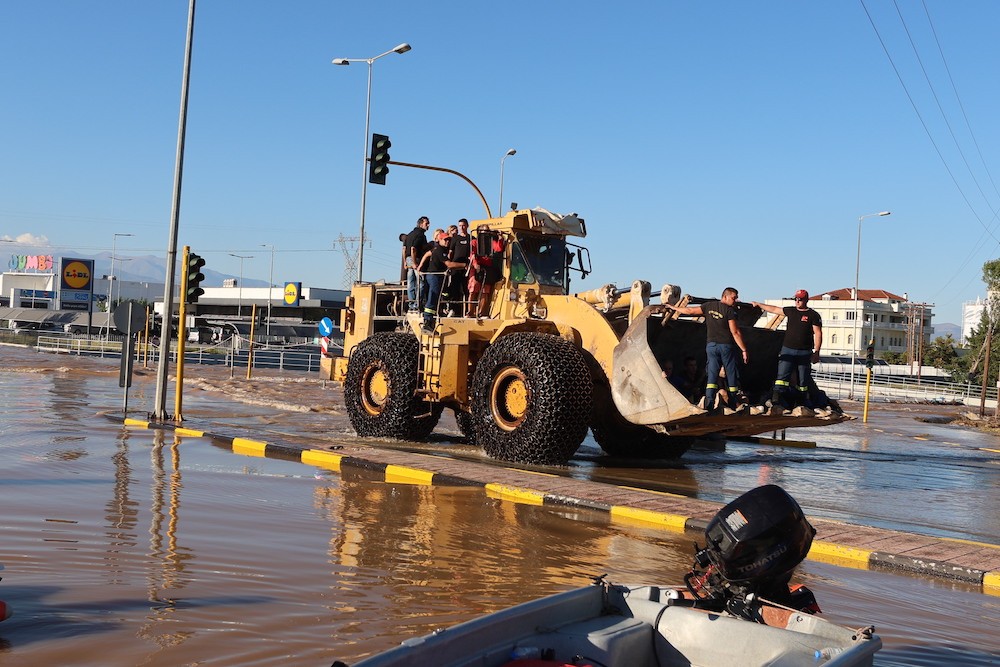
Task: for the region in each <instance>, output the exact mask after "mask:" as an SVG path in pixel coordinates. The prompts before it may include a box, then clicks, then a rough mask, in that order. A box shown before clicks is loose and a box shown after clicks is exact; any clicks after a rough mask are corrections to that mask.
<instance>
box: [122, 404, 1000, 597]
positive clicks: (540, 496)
mask: <svg viewBox="0 0 1000 667" xmlns="http://www.w3.org/2000/svg"><path fill="white" fill-rule="evenodd" d="M105 417H107V418H108V419H110V420H112V421H116V422H119V423H123V424H124V425H125V426H128V427H134V428H144V429H159V430H165V431H173V432H174V433H176V434H177V435H181V436H189V437H196V438H207V439H210V440H213V441H216V442H220V443H225V444H227V445H229V446H230V447H231V448H232V451H233V453H235V454H243V455H245V456H259V457H265V458H276V459H282V460H286V461H296V462H300V463H303V464H305V465H311V466H315V467H317V468H323V469H326V470H332V471H334V472H340V471H341V470H342V468H344V467H352V468H357V469H362V470H367V471H373V472H376V473H379V472H381V473H382V474H383V475H384V479H385V481H386V482H388V483H395V484H421V485H437V486H474V487H481V488H483V489H484V491H485V492H486V494H487V495H488V496H489V497H491V498H497V499H500V500H506V501H509V502H514V503H521V504H527V505H539V506H543V505H550V506H562V507H579V508H586V509H591V510H596V511H598V512H606V513H607V514H608V515H609V517H610V518H611V520H612V521H616V522H620V523H627V524H633V525H643V526H651V527H657V528H661V529H664V530H669V531H672V532H677V533H685V532H687V531H695V532H699V533H703V532H704V530H705V528H706V527H707V525H708V521H706V520H704V519H699V518H695V517H686V516H682V515H679V514H671V513H668V512H662V511H656V510H648V509H643V508H637V507H631V506H626V505H613V504H609V503H603V502H599V501H593V500H587V499H582V498H576V497H572V496H565V495H559V494H554V493H547V492H543V491H536V490H533V489H527V488H523V487H520V486H512V485H508V484H497V483H488V482H481V481H477V480H472V479H467V478H464V477H459V476H455V475H448V474H443V473H439V472H433V471H428V470H421V469H419V468H412V467H408V466H400V465H393V464H390V463H383V462H379V461H372V460H369V459H365V458H361V457H357V456H348V455H344V454H339V453H337V452H336V451H330V450H325V449H302V448H301V447H294V446H289V445H282V444H276V443H269V442H264V441H261V440H251V439H247V438H243V437H239V436H232V435H226V434H220V433H209V432H207V431H201V430H197V429H192V428H187V427H184V426H180V425H177V424H174V423H171V422H153V421H146V420H140V419H131V418H122V416H121V415H116V414H113V413H107V414H105ZM668 495H669V494H668ZM814 523H821V521H816V522H814ZM941 541H942V542H948V543H954V544H955V545H961V546H962V547H963V548H966V549H970V550H972V549H986V550H997V551H998V552H1000V547H997V546H996V545H992V544H986V543H982V542H972V541H968V540H954V539H943V538H942V540H941ZM808 558H809V560H814V561H818V562H823V563H831V564H833V565H838V566H841V567H851V568H854V569H863V570H883V571H900V570H902V571H905V572H912V573H916V574H923V575H930V576H934V577H941V578H946V579H950V580H953V581H954V580H957V581H961V582H965V583H970V584H974V585H978V586H980V587H981V590H982V592H983V593H986V594H989V595H997V596H1000V569H997V570H981V569H976V568H970V567H961V566H957V565H955V564H953V563H948V562H947V561H946V560H945V559H930V558H915V557H912V556H906V555H902V554H894V553H891V552H885V551H874V550H867V549H859V548H857V547H852V546H848V545H843V544H837V543H835V542H831V541H827V540H822V539H818V540H814V541H813V544H812V548H811V549H810V550H809V555H808Z"/></svg>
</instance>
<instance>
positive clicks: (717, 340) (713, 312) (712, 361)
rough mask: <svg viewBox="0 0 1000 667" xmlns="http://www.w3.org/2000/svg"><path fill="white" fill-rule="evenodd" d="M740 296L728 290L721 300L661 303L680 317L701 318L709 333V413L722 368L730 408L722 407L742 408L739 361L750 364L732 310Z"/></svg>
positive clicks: (706, 392)
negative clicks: (674, 304) (680, 305)
mask: <svg viewBox="0 0 1000 667" xmlns="http://www.w3.org/2000/svg"><path fill="white" fill-rule="evenodd" d="M739 296H740V294H739V292H738V291H737V290H736V288H735V287H727V288H726V289H724V290H722V297H720V298H719V299H718V300H717V301H706V302H704V303H700V304H698V305H695V306H684V307H682V308H678V307H677V306H673V305H671V304H664V305H665V306H666V307H667V308H669V309H670V310H673V311H676V312H677V313H678V314H680V315H700V316H702V317H704V318H705V328H706V329H707V333H708V335H707V338H708V343H707V345H706V347H705V354H706V356H707V357H708V363H707V365H706V367H705V372H706V375H707V378H706V380H707V382H706V385H705V409H706V410H709V411H711V410H712V409H713V408H714V407H715V395H716V394H717V393H718V392H719V370H720V369H722V368H725V369H726V375H725V378H726V382H727V384H728V393H729V405H728V406H723V407H729V408H731V409H732V410H736V411H739V410H741V409H743V408H744V407H745V402H744V399H743V398H742V392H741V391H740V366H739V358H740V356H742V358H743V363H744V364H745V363H748V362H749V361H750V356H749V352H747V346H746V343H745V342H744V341H743V334H741V333H740V328H739V326H738V325H737V322H736V309H735V308H734V307H733V306H734V305H735V304H736V301H737V300H738V299H739Z"/></svg>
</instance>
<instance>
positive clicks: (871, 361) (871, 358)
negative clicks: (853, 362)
mask: <svg viewBox="0 0 1000 667" xmlns="http://www.w3.org/2000/svg"><path fill="white" fill-rule="evenodd" d="M874 365H875V341H870V342H869V343H868V351H867V353H866V354H865V366H867V367H868V368H872V367H873V366H874Z"/></svg>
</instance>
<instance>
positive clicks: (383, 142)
mask: <svg viewBox="0 0 1000 667" xmlns="http://www.w3.org/2000/svg"><path fill="white" fill-rule="evenodd" d="M391 146H392V142H391V141H389V137H387V136H385V135H384V134H372V152H371V158H369V165H368V182H369V183H375V184H376V185H385V175H386V174H388V173H389V148H390V147H391Z"/></svg>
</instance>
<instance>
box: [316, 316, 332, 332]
mask: <svg viewBox="0 0 1000 667" xmlns="http://www.w3.org/2000/svg"><path fill="white" fill-rule="evenodd" d="M332 333H333V320H331V319H330V318H329V317H324V318H323V319H321V320H320V321H319V335H320V336H329V335H330V334H332Z"/></svg>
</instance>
